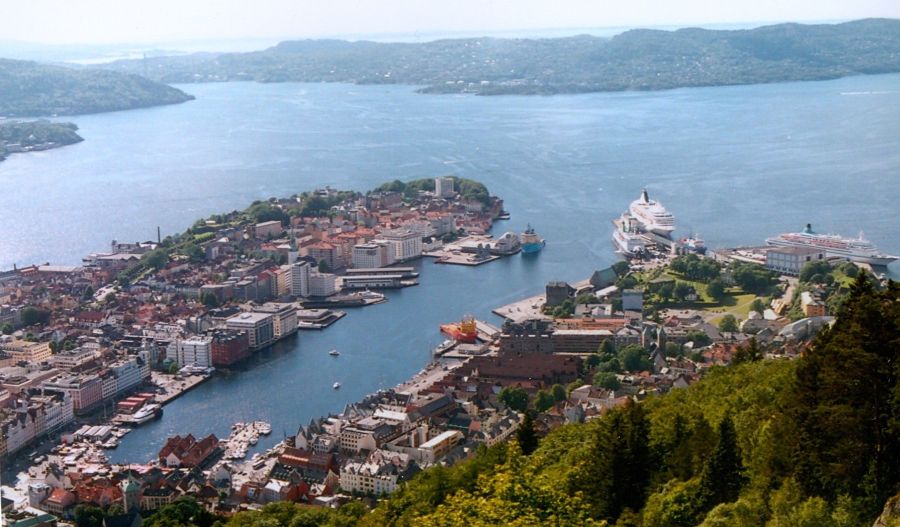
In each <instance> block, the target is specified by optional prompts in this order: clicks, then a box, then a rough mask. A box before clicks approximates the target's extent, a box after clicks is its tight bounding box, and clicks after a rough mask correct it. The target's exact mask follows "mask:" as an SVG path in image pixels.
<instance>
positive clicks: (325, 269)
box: [319, 258, 331, 273]
mask: <svg viewBox="0 0 900 527" xmlns="http://www.w3.org/2000/svg"><path fill="white" fill-rule="evenodd" d="M319 272H320V273H330V272H331V268H330V267H328V262H326V261H325V259H324V258H323V259H321V260H319Z"/></svg>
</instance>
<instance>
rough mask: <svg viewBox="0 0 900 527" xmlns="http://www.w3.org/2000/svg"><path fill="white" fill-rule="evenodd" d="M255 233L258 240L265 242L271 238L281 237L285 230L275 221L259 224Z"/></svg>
mask: <svg viewBox="0 0 900 527" xmlns="http://www.w3.org/2000/svg"><path fill="white" fill-rule="evenodd" d="M254 232H255V234H256V239H257V240H265V239H266V238H269V237H275V236H280V235H281V233H282V232H284V229H283V228H282V227H281V222H280V221H277V220H273V221H264V222H262V223H257V224H256V228H255V230H254Z"/></svg>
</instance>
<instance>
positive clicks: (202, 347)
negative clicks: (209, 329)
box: [166, 337, 212, 368]
mask: <svg viewBox="0 0 900 527" xmlns="http://www.w3.org/2000/svg"><path fill="white" fill-rule="evenodd" d="M166 356H167V357H169V358H174V359H175V362H176V364H178V366H179V367H181V368H183V367H185V366H194V365H196V366H200V367H201V368H209V367H210V366H212V338H211V337H191V338H189V339H184V340H182V339H176V340H174V341H172V343H170V344H169V347H168V348H167V349H166Z"/></svg>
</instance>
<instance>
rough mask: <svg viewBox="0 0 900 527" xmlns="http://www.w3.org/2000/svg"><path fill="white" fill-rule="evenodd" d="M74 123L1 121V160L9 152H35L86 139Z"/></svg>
mask: <svg viewBox="0 0 900 527" xmlns="http://www.w3.org/2000/svg"><path fill="white" fill-rule="evenodd" d="M76 130H78V127H77V126H76V125H75V124H73V123H52V122H50V121H47V120H43V119H42V120H39V121H27V122H23V121H9V122H2V121H0V161H3V160H4V159H6V157H7V156H8V155H9V154H13V153H17V152H35V151H38V150H49V149H51V148H59V147H61V146H66V145H71V144H74V143H78V142H81V141H84V139H83V138H82V137H81V136H80V135H78V134H77V133H76Z"/></svg>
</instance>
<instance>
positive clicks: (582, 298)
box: [575, 293, 597, 305]
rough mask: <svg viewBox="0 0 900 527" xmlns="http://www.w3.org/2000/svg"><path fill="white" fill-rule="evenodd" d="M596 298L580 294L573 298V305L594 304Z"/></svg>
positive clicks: (588, 294) (591, 295)
mask: <svg viewBox="0 0 900 527" xmlns="http://www.w3.org/2000/svg"><path fill="white" fill-rule="evenodd" d="M596 303H597V297H596V296H594V294H593V293H581V294H580V295H578V296H577V297H575V304H576V305H578V304H596Z"/></svg>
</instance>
